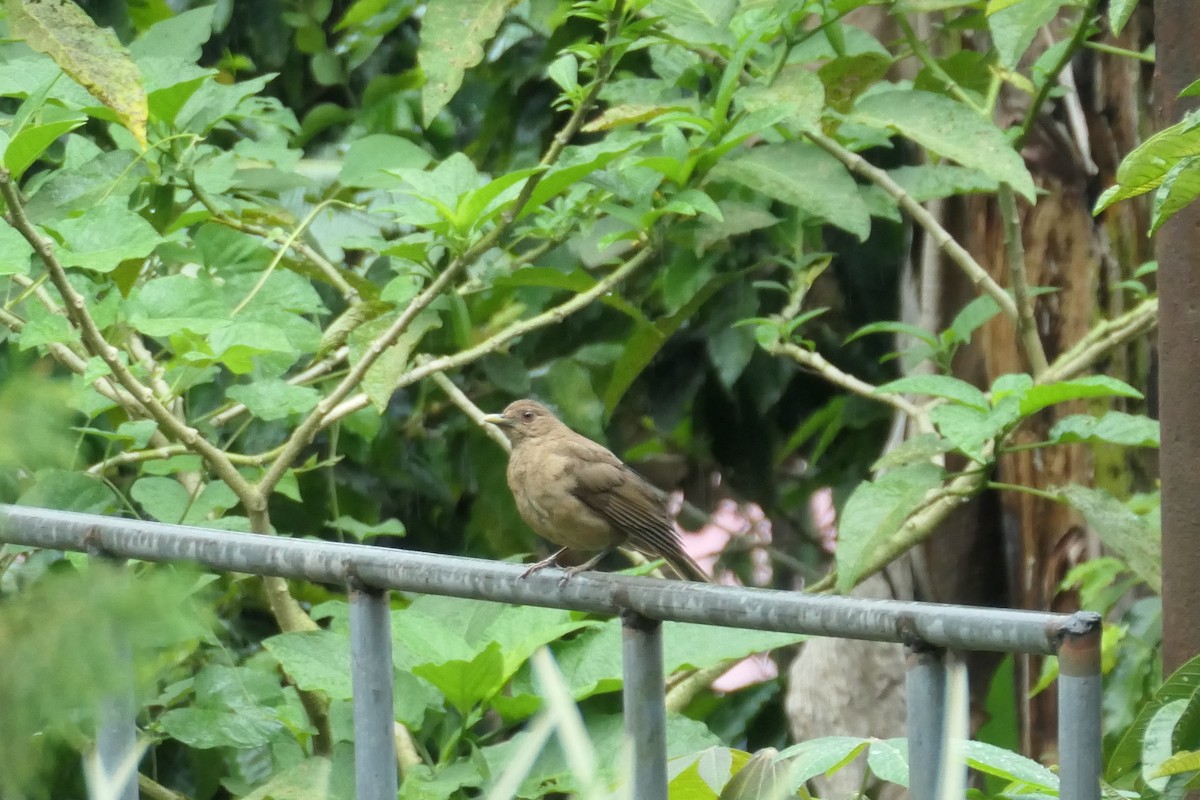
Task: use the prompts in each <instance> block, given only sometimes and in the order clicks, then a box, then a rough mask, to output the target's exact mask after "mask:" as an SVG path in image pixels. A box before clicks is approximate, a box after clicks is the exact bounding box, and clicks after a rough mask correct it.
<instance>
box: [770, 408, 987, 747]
mask: <svg viewBox="0 0 1200 800" xmlns="http://www.w3.org/2000/svg"><path fill="white" fill-rule="evenodd" d="M948 407H949V408H957V409H960V410H963V411H969V410H970V409H967V408H964V407H963V406H948ZM942 477H943V471H942V470H941V469H940V468H939V467H936V466H934V465H933V464H914V465H912V466H908V467H902V468H900V469H895V470H892V471H891V472H887V473H885V474H884V475H882V476H880V477H878V478H876V479H875V480H874V481H864V482H863V483H860V484H859V485H858V487H857V488H855V490H854V492H853V493H852V494H851V495H850V497H849V499H847V500H846V505H845V507H844V508H843V509H842V519H841V523H840V525H839V526H838V548H837V590H838V592H840V593H842V594H845V593H846V592H848V591H849V590H850V589H853V588H854V586H855V585H856V584H857V583H858V579H859V578H860V577H861V576H862V571H863V569H865V568H866V566H867V564H869V563H870V561H871V557H872V556H873V555H874V553H875V551H876V550H877V549H878V548H879V547H880V546H882V545H883V544H885V543H886V542H887V541H888V539H890V538H891V537H892V536H894V535H895V533H896V532H897V531H898V530H899V529H900V526H901V525H902V524H903V523H904V520H905V519H907V518H908V515H909V514H910V513H911V512H912V511H913V509H915V508H917V507H918V506H920V505H921V503H922V502H923V501H924V499H925V496H926V495H927V494H929V492H930V491H931V490H932V489H935V488H937V487H938V486H941V483H942ZM785 752H786V751H785Z"/></svg>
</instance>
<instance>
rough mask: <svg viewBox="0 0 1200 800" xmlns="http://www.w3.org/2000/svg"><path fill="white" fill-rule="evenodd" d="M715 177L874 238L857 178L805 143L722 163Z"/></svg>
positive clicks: (773, 146)
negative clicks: (738, 184)
mask: <svg viewBox="0 0 1200 800" xmlns="http://www.w3.org/2000/svg"><path fill="white" fill-rule="evenodd" d="M711 175H712V176H713V177H716V178H724V179H726V180H731V181H734V182H736V183H740V184H742V185H743V186H745V187H747V188H749V189H753V190H754V191H756V192H760V193H762V194H764V195H766V196H767V197H770V198H772V199H775V200H779V201H780V202H783V203H788V204H790V205H794V206H796V207H798V208H800V209H802V210H803V211H806V212H808V213H809V214H812V215H814V216H816V217H820V218H821V219H824V220H826V221H827V222H830V223H831V224H833V225H836V226H838V227H839V228H842V229H843V230H846V231H849V232H850V233H853V234H854V235H855V236H857V237H858V238H859V239H866V238H867V235H868V234H869V233H870V232H871V216H870V214H869V213H868V212H867V206H866V203H865V202H864V201H863V199H862V195H861V194H860V192H859V190H858V185H857V184H856V183H855V182H854V178H852V177H851V176H850V173H849V172H847V171H846V168H845V167H844V166H842V164H841V162H839V161H838V160H837V159H836V158H834V157H833V156H831V155H829V154H828V153H826V152H825V151H824V150H821V149H820V148H818V147H816V146H814V145H809V144H804V143H801V142H784V143H781V144H766V145H760V146H759V147H755V148H753V149H751V150H750V152H749V153H747V154H746V155H744V156H741V157H740V158H732V159H726V160H724V161H722V162H720V163H719V164H718V165H717V166H716V167H715V168H714V169H713V170H712V173H711Z"/></svg>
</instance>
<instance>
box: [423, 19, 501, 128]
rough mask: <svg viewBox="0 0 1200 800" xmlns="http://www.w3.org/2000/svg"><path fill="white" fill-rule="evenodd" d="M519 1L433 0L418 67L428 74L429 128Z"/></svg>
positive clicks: (425, 112)
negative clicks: (506, 12)
mask: <svg viewBox="0 0 1200 800" xmlns="http://www.w3.org/2000/svg"><path fill="white" fill-rule="evenodd" d="M515 2H516V0H433V2H430V3H428V4H427V5H426V7H425V15H424V16H423V17H422V18H421V45H420V47H419V48H418V50H417V63H418V64H420V66H421V71H422V72H424V73H425V86H424V87H423V88H422V89H421V118H422V120H423V121H424V123H425V124H426V125H429V123H431V122H433V118H434V117H436V116H437V115H438V112H439V111H441V110H442V108H443V107H445V105H446V103H448V102H450V98H451V97H453V96H454V94H455V93H456V92H457V91H458V88H459V87H460V86H461V85H462V79H463V73H465V72H466V71H467V70H468V69H470V68H471V67H474V66H475V65H476V64H478V63H479V62H480V61H481V60H483V44H484V43H485V42H487V41H488V40H489V39H491V38H492V37H493V36H495V35H496V30H497V29H498V28H499V27H500V21H501V20H502V19H503V18H504V12H505V11H507V10H508V8H509V7H510V6H512V5H514V4H515Z"/></svg>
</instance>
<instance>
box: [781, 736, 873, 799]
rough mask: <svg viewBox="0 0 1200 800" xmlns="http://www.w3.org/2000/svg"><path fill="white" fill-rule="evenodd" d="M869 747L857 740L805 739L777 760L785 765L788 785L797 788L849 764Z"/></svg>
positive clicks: (843, 738) (844, 737)
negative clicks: (785, 763)
mask: <svg viewBox="0 0 1200 800" xmlns="http://www.w3.org/2000/svg"><path fill="white" fill-rule="evenodd" d="M868 744H870V740H869V739H864V738H861V737H858V736H822V737H821V738H819V739H809V740H808V741H805V742H800V743H799V744H794V745H792V746H791V747H788V748H787V749H785V750H783V751H781V752H780V753H779V755H778V756H777V758H778V759H779V760H780V761H786V762H787V766H788V781H789V783H791V785H792V786H794V787H799V786H801V785H803V784H804V783H806V782H807V781H809V780H811V779H813V778H815V777H817V776H818V775H823V774H824V775H827V774H831V773H833V772H836V771H837V770H839V769H841V768H842V767H843V766H845V765H846V764H848V763H849V762H851V761H853V760H854V759H855V758H856V757H857V756H858V754H859V753H861V752H862V751H863V750H865V749H866V748H867V745H868Z"/></svg>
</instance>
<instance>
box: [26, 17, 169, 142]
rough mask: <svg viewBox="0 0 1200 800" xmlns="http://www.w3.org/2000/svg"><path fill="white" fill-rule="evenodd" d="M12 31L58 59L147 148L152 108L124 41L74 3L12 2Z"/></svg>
mask: <svg viewBox="0 0 1200 800" xmlns="http://www.w3.org/2000/svg"><path fill="white" fill-rule="evenodd" d="M7 7H8V25H9V30H10V31H11V32H12V35H13V36H15V37H17V38H20V39H24V40H25V43H26V44H28V45H29V46H30V47H32V48H33V49H34V50H37V51H38V52H40V53H45V54H46V55H48V56H50V58H52V59H54V62H55V63H56V64H58V65H59V67H61V68H62V70H63V72H65V73H67V74H68V75H70V76H71V77H72V78H73V79H75V81H76V82H78V83H79V84H80V85H82V86H83V87H84V88H85V89H87V90H88V92H89V93H91V95H92V96H93V97H95V98H96V99H97V100H99V101H100V102H101V103H103V104H104V105H105V106H107V107H109V108H110V109H112V110H113V111H114V112H116V115H117V118H118V119H119V120H120V121H121V124H122V125H124V126H125V127H126V128H128V129H129V132H130V133H132V134H133V137H134V139H136V140H137V142H138V144H140V145H141V146H142V147H145V146H146V121H147V117H148V116H149V111H148V107H147V102H146V90H145V88H144V87H143V86H142V75H141V72H140V71H139V70H138V68H137V65H136V64H134V63H133V59H132V58H130V56H129V51H127V50H126V49H125V48H124V46H122V45H121V42H120V41H119V40H118V39H117V37H116V34H114V33H113V32H112V31H111V30H109V29H108V28H99V27H97V26H96V23H94V22H93V21H92V18H91V17H89V16H88V15H87V14H86V13H85V12H84V11H83V9H82V8H80V7H79V6H78V5H76V4H75V3H72V2H61V1H58V2H56V0H21V2H9V3H7Z"/></svg>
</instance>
